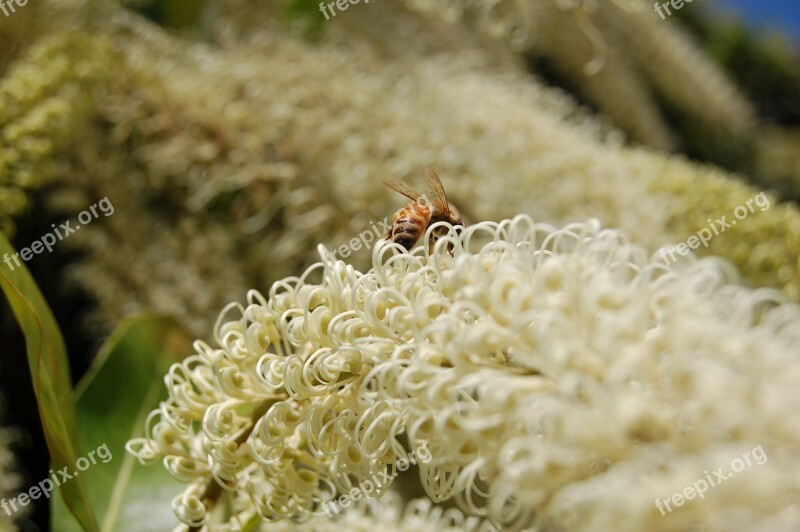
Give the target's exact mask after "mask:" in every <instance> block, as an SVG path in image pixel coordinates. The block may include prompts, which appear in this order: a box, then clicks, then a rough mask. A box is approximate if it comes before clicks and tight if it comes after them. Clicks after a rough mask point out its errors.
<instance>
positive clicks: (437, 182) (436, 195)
mask: <svg viewBox="0 0 800 532" xmlns="http://www.w3.org/2000/svg"><path fill="white" fill-rule="evenodd" d="M425 183H427V186H428V187H427V188H428V194H430V196H431V197H430V200H431V203H432V204H433V205H434V206H436V208H437V210H438V211H439V212H441V213H442V214H444V215H447V214H450V204H449V203H448V202H447V195H446V194H445V193H444V187H443V186H442V181H441V179H439V176H438V175H436V172H434V171H433V170H431V169H430V168H425Z"/></svg>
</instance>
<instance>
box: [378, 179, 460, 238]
mask: <svg viewBox="0 0 800 532" xmlns="http://www.w3.org/2000/svg"><path fill="white" fill-rule="evenodd" d="M383 183H384V184H385V185H386V186H387V187H389V188H391V189H392V190H394V191H395V192H399V193H400V194H402V195H403V196H405V197H407V198H408V199H410V200H412V201H411V203H409V204H408V205H406V206H405V207H403V208H402V209H400V210H399V211H397V212H396V213H395V214H394V216H393V217H392V225H391V227H390V228H389V233H388V234H387V235H386V240H391V241H392V242H394V243H395V244H400V245H401V246H403V247H404V248H405V249H406V250H409V251H410V250H411V248H413V247H414V244H416V243H417V241H418V240H419V239H420V237H421V236H422V235H424V234H425V231H426V230H427V229H428V226H430V225H432V224H435V223H436V222H447V223H449V224H451V225H459V226H466V225H467V223H466V222H465V221H464V218H463V217H462V216H461V214H460V213H459V212H458V209H456V207H455V206H454V205H453V204H452V203H450V202H448V201H447V196H446V195H445V193H444V187H443V186H442V181H441V180H440V179H439V176H438V175H436V172H434V171H433V170H431V169H430V168H426V169H425V183H426V185H427V187H426V188H427V196H422V195H421V194H420V193H418V192H417V191H416V190H414V189H413V188H411V187H410V186H408V185H407V184H406V183H403V182H399V183H389V182H388V181H384V182H383ZM445 234H447V228H446V227H437V228H436V229H434V231H433V232H432V233H431V239H430V242H429V250H430V251H431V252H432V251H433V246H434V244H436V241H437V240H438V239H439V238H440V237H442V236H444V235H445ZM450 247H452V246H450ZM448 250H450V249H448ZM450 251H451V250H450Z"/></svg>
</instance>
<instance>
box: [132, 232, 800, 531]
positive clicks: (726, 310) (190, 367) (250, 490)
mask: <svg viewBox="0 0 800 532" xmlns="http://www.w3.org/2000/svg"><path fill="white" fill-rule="evenodd" d="M429 231H430V230H429ZM448 244H452V245H453V252H452V255H451V254H449V253H447V252H446V251H445V250H446V249H447V246H448ZM320 253H321V257H322V260H321V262H319V263H317V264H315V265H314V266H312V267H310V268H309V269H308V270H307V271H306V272H304V273H303V274H302V275H301V276H300V277H290V278H287V279H284V280H282V281H280V282H277V283H275V284H274V285H273V287H272V289H271V290H270V293H269V295H268V297H264V296H262V295H261V294H259V293H257V292H255V291H251V292H250V293H249V294H248V305H247V306H246V307H242V306H240V305H237V304H232V305H229V306H228V307H227V308H226V309H225V311H224V312H223V313H222V315H221V316H220V319H219V321H218V323H217V327H216V331H215V337H216V341H217V343H218V347H217V348H212V347H210V346H208V345H206V344H205V343H203V342H197V343H196V344H195V348H196V354H195V355H193V356H191V357H189V358H188V359H186V360H185V361H184V362H182V363H180V364H175V365H174V366H173V367H172V369H171V370H170V372H169V374H168V375H167V377H166V379H165V381H166V384H167V387H168V390H169V399H168V400H167V401H166V402H164V403H163V404H162V405H161V407H160V408H159V409H158V410H156V411H154V412H153V413H152V414H151V418H150V419H149V420H148V430H147V434H146V436H145V438H140V439H137V440H132V441H131V442H129V444H128V449H129V451H130V452H132V453H133V454H135V455H136V456H138V457H139V458H140V459H141V460H142V461H152V460H154V459H156V458H158V457H162V456H163V457H164V462H165V464H166V466H167V467H168V469H169V470H170V472H171V473H172V474H173V476H175V478H176V479H177V480H179V481H181V482H185V483H189V487H188V488H187V490H186V491H185V493H184V494H182V495H181V496H179V497H177V498H176V499H175V501H174V502H173V506H174V508H175V510H176V513H177V515H178V516H179V517H180V518H181V519H182V520H183V521H184V522H186V523H187V524H191V525H199V524H201V523H208V522H209V515H210V512H211V509H212V507H213V506H214V505H216V504H218V503H220V504H221V503H222V502H220V501H225V503H228V504H230V506H231V512H232V515H233V516H234V517H233V518H232V521H231V523H233V522H234V521H237V520H238V522H247V520H249V519H250V518H252V517H253V516H254V515H255V514H258V515H260V516H261V517H262V518H263V519H265V520H267V521H279V520H284V519H293V520H300V521H303V520H306V519H309V518H311V516H312V514H313V513H316V512H318V511H319V509H320V507H321V506H322V504H324V503H325V501H327V500H328V499H329V498H330V497H332V496H338V495H340V494H345V493H348V492H349V491H350V490H351V489H352V488H353V487H355V486H358V485H359V484H361V483H362V482H363V481H365V480H366V479H368V478H371V477H376V476H378V475H379V474H380V473H381V472H393V471H394V464H395V462H396V460H397V459H398V457H403V456H406V455H407V454H408V453H409V452H410V451H412V450H413V449H415V448H418V447H419V446H421V445H425V446H426V447H427V448H428V449H429V450H430V453H431V455H432V459H431V460H430V462H428V463H423V464H419V465H418V469H415V470H411V471H409V472H410V473H412V474H418V476H419V479H420V482H421V484H422V486H423V487H424V489H425V492H426V493H427V495H428V496H429V497H430V498H431V499H432V500H433V501H434V502H439V501H444V500H447V499H451V498H454V497H455V498H456V500H457V501H458V503H459V505H460V506H461V508H462V509H463V510H464V511H465V512H466V513H467V514H469V515H474V516H486V517H488V518H489V519H490V521H491V522H493V523H494V524H495V525H497V526H501V527H504V528H511V529H520V528H524V527H536V528H537V529H542V528H544V529H550V528H552V529H564V530H605V529H614V530H631V531H633V530H637V531H640V530H674V529H676V528H681V529H684V528H690V527H691V526H697V527H707V528H708V529H731V527H736V526H738V525H737V524H738V523H748V526H751V527H754V528H759V527H761V529H764V530H766V529H767V528H764V527H766V526H767V523H769V526H770V527H774V528H773V529H775V530H782V529H786V530H788V529H789V528H788V527H790V526H792V525H793V524H794V525H796V524H797V523H798V522H800V510H798V508H797V507H796V506H795V507H792V506H790V505H789V504H788V502H786V501H787V499H786V498H785V495H786V494H789V493H795V494H796V493H799V492H800V460H798V458H799V457H800V414H798V412H797V408H796V404H797V402H798V399H800V359H798V357H797V352H798V347H800V327H798V325H800V313H798V308H797V307H796V306H794V305H790V304H786V303H782V302H781V298H782V296H781V295H780V294H779V293H778V292H775V291H769V290H756V291H753V290H749V289H746V288H742V287H739V286H737V285H735V284H732V283H731V279H730V276H731V275H732V274H731V272H730V268H729V267H728V266H726V265H725V263H722V262H719V261H717V260H715V259H704V260H699V261H694V260H688V261H685V262H682V263H681V264H680V265H679V266H677V267H676V268H673V269H671V268H668V267H666V266H665V265H664V264H663V261H661V260H660V259H659V258H658V257H657V256H655V257H649V256H648V255H647V253H646V252H645V251H644V248H642V247H639V246H637V245H633V244H629V243H627V242H626V240H625V239H624V238H623V237H622V236H621V235H620V234H619V233H618V232H615V231H611V230H605V229H602V228H601V227H600V226H599V224H598V223H597V222H595V221H590V222H588V223H585V224H572V225H568V226H565V227H563V228H561V229H558V228H555V227H553V226H550V225H547V224H541V223H534V222H533V221H532V220H531V219H530V218H529V217H527V216H519V217H517V218H515V219H514V220H511V221H504V222H502V223H500V224H497V223H492V222H483V223H479V224H477V225H474V226H470V227H468V228H467V229H466V230H464V231H463V232H462V233H461V234H460V235H456V234H455V233H453V232H452V231H451V233H450V234H449V235H448V236H447V237H445V238H443V239H441V240H440V241H439V242H438V243H437V249H436V250H435V251H434V253H433V255H430V256H429V255H428V251H427V245H420V246H418V247H417V248H415V249H414V250H413V251H412V253H404V252H399V248H398V247H397V246H395V245H392V244H387V243H382V244H381V245H378V246H376V248H375V249H374V250H373V255H372V262H373V267H372V269H371V270H370V271H368V272H367V273H360V272H358V271H356V270H355V269H353V268H352V267H351V266H348V265H347V264H345V263H343V262H341V261H333V260H332V259H330V258H329V257H330V255H329V254H328V252H327V251H326V250H325V249H324V248H321V249H320ZM234 313H235V314H236V315H235V316H233V315H232V314H234ZM757 445H761V446H763V449H764V451H765V452H766V454H767V455H768V456H769V460H768V461H767V462H766V463H764V464H763V465H757V466H753V467H751V468H750V469H748V470H746V471H744V472H741V473H739V474H738V476H737V477H735V478H732V479H730V480H728V481H727V482H726V483H725V484H724V485H721V486H719V487H717V488H715V489H713V490H710V491H709V492H708V493H706V494H705V497H704V498H703V499H702V500H699V499H697V500H694V501H691V502H690V503H688V502H687V504H684V505H682V506H681V507H677V508H674V511H672V512H671V513H669V514H667V515H666V516H662V515H661V514H660V513H659V511H658V510H657V509H656V508H655V506H654V500H655V498H656V497H661V498H662V499H663V498H665V497H669V496H670V495H671V494H672V493H674V492H676V491H680V490H681V489H682V488H683V487H684V486H687V485H690V484H691V482H692V481H694V480H696V479H697V478H702V477H703V474H704V473H703V472H704V470H710V469H714V468H717V467H719V466H721V465H725V464H727V463H729V462H730V460H731V459H732V458H735V457H736V456H740V455H741V454H742V452H744V451H746V450H749V449H752V448H753V447H755V446H757ZM417 471H418V473H417ZM388 485H389V483H388V482H387V483H386V484H385V485H383V486H381V487H380V488H379V489H378V492H377V496H380V495H381V494H382V493H383V491H385V490H386V489H387V488H388ZM334 492H335V493H334ZM223 493H224V494H225V497H224V498H223V497H222V496H221V494H223ZM781 496H784V498H783V499H781ZM781 527H783V528H781Z"/></svg>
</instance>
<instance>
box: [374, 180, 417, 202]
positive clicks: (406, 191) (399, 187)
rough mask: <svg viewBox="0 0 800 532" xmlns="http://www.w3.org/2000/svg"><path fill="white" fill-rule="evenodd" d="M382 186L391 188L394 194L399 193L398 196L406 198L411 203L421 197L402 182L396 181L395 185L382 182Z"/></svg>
mask: <svg viewBox="0 0 800 532" xmlns="http://www.w3.org/2000/svg"><path fill="white" fill-rule="evenodd" d="M383 184H384V185H386V186H387V187H389V188H391V189H392V190H394V191H395V192H399V193H400V194H402V195H403V196H405V197H407V198H408V199H410V200H411V201H417V200H418V199H419V198H420V197H421V194H420V193H419V192H417V191H416V190H414V189H413V188H411V187H410V186H408V184H406V183H404V182H402V181H398V182H397V183H390V182H389V181H385V180H384V182H383Z"/></svg>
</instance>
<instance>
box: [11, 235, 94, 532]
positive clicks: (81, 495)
mask: <svg viewBox="0 0 800 532" xmlns="http://www.w3.org/2000/svg"><path fill="white" fill-rule="evenodd" d="M15 253H16V252H15V250H14V248H13V247H12V246H11V244H10V243H9V242H8V240H6V238H5V236H4V235H3V234H2V233H0V255H2V256H3V258H5V257H6V256H8V258H9V260H8V262H5V261H4V262H3V263H2V264H0V288H2V290H3V292H4V293H5V296H6V298H8V302H9V305H10V306H11V309H12V310H13V312H14V316H15V317H16V319H17V323H19V325H20V328H21V329H22V332H23V334H24V335H25V346H26V349H27V352H28V365H29V366H30V368H31V379H32V381H33V391H34V393H35V394H36V401H37V403H38V407H39V417H40V418H41V422H42V428H43V430H44V436H45V439H46V440H47V447H48V449H49V450H50V458H51V461H52V465H53V470H54V471H55V470H57V469H61V468H63V467H67V468H69V470H70V471H71V470H72V468H74V467H75V460H76V459H77V458H78V455H77V454H76V450H77V445H76V442H77V426H76V423H75V408H74V402H73V395H72V380H71V378H70V373H69V362H68V360H67V352H66V348H65V347H64V339H63V338H62V337H61V331H60V330H59V328H58V324H57V323H56V320H55V318H54V317H53V314H52V312H50V307H48V305H47V302H46V301H45V300H44V297H42V293H41V292H40V291H39V288H38V287H37V286H36V282H35V281H34V280H33V277H31V274H30V273H29V272H28V270H27V268H25V264H24V263H23V262H22V261H19V266H17V265H16V263H15V261H14V259H13V256H14V255H15ZM60 490H61V494H62V496H63V497H64V502H65V503H66V505H67V507H68V508H69V511H70V512H71V513H72V515H74V516H75V519H77V521H78V522H79V523H80V524H81V525H82V527H83V529H84V530H98V526H97V521H96V520H95V517H94V513H93V512H92V508H91V507H90V505H89V498H88V491H87V489H86V483H85V481H84V479H83V478H82V477H80V476H79V477H77V478H75V479H72V480H71V481H69V482H65V483H64V484H63V485H62V486H61V488H60Z"/></svg>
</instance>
